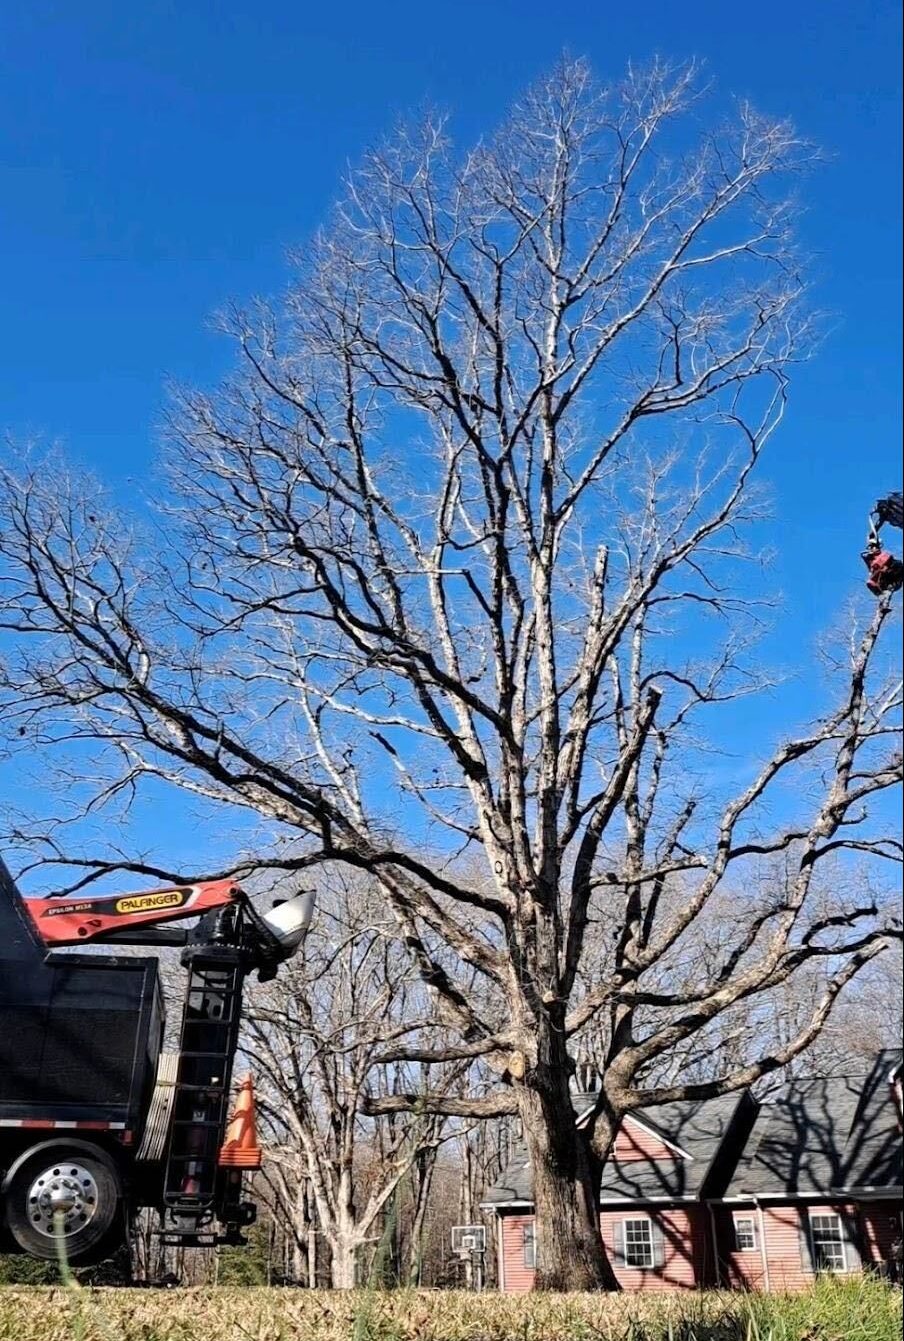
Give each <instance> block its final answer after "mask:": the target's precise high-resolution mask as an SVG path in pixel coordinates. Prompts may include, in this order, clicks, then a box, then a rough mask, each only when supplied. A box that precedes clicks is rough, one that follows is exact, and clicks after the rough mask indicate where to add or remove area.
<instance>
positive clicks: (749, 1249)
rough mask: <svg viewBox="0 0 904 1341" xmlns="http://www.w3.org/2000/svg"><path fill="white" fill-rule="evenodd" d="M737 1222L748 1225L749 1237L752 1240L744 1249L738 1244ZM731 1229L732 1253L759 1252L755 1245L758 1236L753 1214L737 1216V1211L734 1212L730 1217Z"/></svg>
mask: <svg viewBox="0 0 904 1341" xmlns="http://www.w3.org/2000/svg"><path fill="white" fill-rule="evenodd" d="M739 1221H745V1222H746V1223H747V1224H749V1225H750V1237H751V1238H752V1239H753V1242H752V1243H751V1244H749V1245H748V1246H747V1247H744V1248H742V1247H741V1245H740V1244H739V1243H738V1222H739ZM731 1228H732V1232H733V1234H734V1251H735V1252H736V1253H755V1252H758V1251H759V1246H758V1244H757V1238H758V1235H757V1224H756V1214H755V1213H751V1214H750V1215H747V1214H739V1213H738V1212H737V1211H735V1212H734V1213H733V1215H732V1217H731Z"/></svg>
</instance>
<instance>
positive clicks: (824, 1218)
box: [810, 1215, 847, 1271]
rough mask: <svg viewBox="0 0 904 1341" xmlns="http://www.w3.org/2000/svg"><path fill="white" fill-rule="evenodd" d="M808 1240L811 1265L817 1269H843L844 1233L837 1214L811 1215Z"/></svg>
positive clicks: (844, 1265)
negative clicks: (811, 1245)
mask: <svg viewBox="0 0 904 1341" xmlns="http://www.w3.org/2000/svg"><path fill="white" fill-rule="evenodd" d="M810 1240H811V1242H812V1244H813V1265H814V1267H815V1268H816V1270H817V1271H844V1270H845V1268H846V1266H847V1262H846V1261H845V1256H844V1234H843V1232H842V1229H841V1217H840V1216H838V1215H811V1216H810Z"/></svg>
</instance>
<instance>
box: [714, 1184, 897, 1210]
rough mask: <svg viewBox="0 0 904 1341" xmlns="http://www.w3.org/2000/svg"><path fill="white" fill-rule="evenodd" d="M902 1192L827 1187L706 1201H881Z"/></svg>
mask: <svg viewBox="0 0 904 1341" xmlns="http://www.w3.org/2000/svg"><path fill="white" fill-rule="evenodd" d="M902 1192H904V1189H902V1188H901V1187H827V1188H824V1189H823V1190H822V1191H815V1192H791V1191H789V1190H788V1189H785V1190H784V1191H781V1192H735V1193H734V1194H732V1195H731V1196H728V1195H726V1196H724V1197H707V1199H706V1200H707V1202H708V1203H709V1204H710V1205H712V1206H722V1205H725V1206H727V1205H737V1204H738V1203H741V1202H743V1203H745V1204H746V1205H751V1204H753V1203H754V1202H757V1201H843V1200H845V1199H848V1200H866V1199H867V1198H869V1199H870V1200H873V1201H879V1200H885V1199H887V1198H892V1197H900V1196H901V1195H902Z"/></svg>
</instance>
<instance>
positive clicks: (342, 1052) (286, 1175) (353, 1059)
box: [243, 878, 448, 1289]
mask: <svg viewBox="0 0 904 1341" xmlns="http://www.w3.org/2000/svg"><path fill="white" fill-rule="evenodd" d="M387 916H388V914H387V911H386V908H385V905H384V902H383V901H382V900H381V899H380V898H379V897H378V896H377V895H376V894H375V891H374V890H373V889H372V888H369V887H368V885H367V884H366V883H365V882H364V881H363V880H362V879H360V878H358V879H354V878H352V879H351V880H348V879H346V880H341V879H340V880H338V881H333V882H332V886H331V888H330V889H329V891H328V892H327V893H324V895H323V896H322V897H321V899H320V901H319V909H318V917H317V922H316V924H315V925H314V926H313V928H312V930H311V931H310V932H309V934H308V936H307V938H306V941H305V944H304V948H303V951H302V955H301V956H300V957H299V958H298V959H296V960H295V961H293V962H292V963H291V964H288V965H286V966H285V967H284V968H283V970H282V972H281V973H280V974H279V976H278V977H277V978H276V979H274V980H273V981H271V982H268V983H266V984H262V985H258V986H256V987H252V990H251V992H250V994H249V997H248V1002H247V1007H246V1011H247V1017H246V1020H245V1025H244V1032H243V1051H244V1052H245V1053H246V1054H247V1056H248V1058H249V1060H250V1061H251V1062H252V1066H253V1070H254V1073H255V1076H256V1077H257V1080H258V1106H259V1109H260V1112H261V1114H262V1116H263V1118H264V1120H265V1125H266V1129H267V1148H268V1172H267V1177H268V1181H269V1184H270V1188H271V1192H272V1194H273V1203H272V1207H271V1211H272V1213H275V1215H276V1216H277V1217H278V1219H279V1221H280V1222H281V1223H282V1224H283V1225H284V1226H285V1227H286V1228H287V1229H288V1231H289V1233H290V1235H291V1242H292V1247H293V1252H292V1258H293V1268H294V1272H293V1274H294V1275H295V1278H296V1279H301V1278H303V1276H305V1275H309V1276H312V1277H313V1280H312V1281H311V1283H313V1282H314V1281H316V1257H315V1260H314V1262H313V1263H312V1261H311V1241H310V1236H311V1230H312V1228H314V1226H315V1224H316V1231H317V1235H318V1237H319V1238H320V1240H321V1241H322V1242H323V1244H324V1246H325V1248H326V1249H327V1252H328V1259H329V1273H330V1280H331V1282H332V1284H333V1286H335V1287H337V1288H339V1289H348V1288H350V1287H351V1286H353V1285H355V1284H356V1283H357V1282H358V1281H359V1280H361V1279H367V1278H368V1270H369V1263H370V1260H371V1259H372V1257H373V1254H374V1249H375V1247H376V1245H377V1243H378V1242H379V1241H380V1239H381V1236H382V1235H383V1233H384V1230H385V1228H386V1223H387V1211H388V1210H394V1209H395V1207H396V1203H397V1200H398V1197H399V1195H400V1193H401V1191H402V1188H403V1184H404V1183H406V1181H407V1182H408V1183H410V1184H411V1185H412V1186H415V1187H416V1189H417V1192H418V1193H419V1195H417V1196H416V1198H415V1217H417V1215H418V1212H419V1211H421V1218H422V1217H423V1211H422V1210H421V1208H422V1207H424V1208H425V1201H426V1197H427V1195H428V1193H429V1186H430V1179H429V1174H430V1172H432V1162H433V1160H434V1159H435V1155H436V1151H437V1149H438V1147H439V1146H440V1145H441V1144H442V1141H443V1139H444V1134H443V1126H444V1120H443V1118H441V1117H439V1116H438V1115H436V1114H435V1113H432V1112H427V1111H415V1112H411V1113H404V1114H395V1115H393V1117H392V1118H391V1119H381V1120H377V1121H375V1120H374V1119H372V1118H366V1117H365V1116H364V1115H363V1111H362V1110H363V1106H364V1105H363V1099H364V1097H365V1096H366V1095H370V1094H379V1093H381V1092H382V1093H385V1092H386V1090H387V1087H388V1086H390V1085H393V1084H395V1085H396V1086H397V1085H398V1084H399V1082H400V1080H404V1081H405V1082H407V1087H410V1086H411V1084H412V1076H411V1075H404V1076H400V1075H399V1068H398V1067H396V1066H393V1067H392V1068H388V1067H381V1065H380V1063H381V1059H382V1058H383V1056H384V1054H385V1052H386V1048H387V1047H388V1046H390V1045H391V1044H392V1043H393V1042H394V1041H396V1040H399V1039H405V1038H407V1037H410V1036H411V1035H412V1034H417V1033H418V1032H419V1031H420V1030H421V1029H423V1027H424V1020H425V1018H429V1013H426V1014H425V1009H424V1003H425V994H424V991H423V988H422V987H421V985H420V984H419V982H418V981H417V980H416V979H414V980H413V978H412V970H411V966H410V965H409V964H408V963H406V957H405V953H404V950H403V948H402V947H400V945H399V944H398V941H397V940H396V938H395V935H394V925H393V924H392V922H391V920H390V921H389V923H388V925H387ZM439 1069H440V1068H438V1070H439ZM446 1070H447V1071H448V1068H446ZM414 1079H415V1080H416V1079H417V1077H416V1076H415V1077H414ZM442 1082H443V1077H442V1075H437V1076H436V1077H434V1079H433V1084H434V1086H436V1087H438V1088H440V1089H441V1088H442Z"/></svg>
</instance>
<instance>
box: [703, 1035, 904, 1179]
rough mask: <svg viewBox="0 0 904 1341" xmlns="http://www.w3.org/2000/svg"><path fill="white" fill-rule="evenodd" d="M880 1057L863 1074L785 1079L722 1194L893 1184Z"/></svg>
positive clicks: (887, 1068)
mask: <svg viewBox="0 0 904 1341" xmlns="http://www.w3.org/2000/svg"><path fill="white" fill-rule="evenodd" d="M896 1061H897V1063H898V1064H899V1063H900V1052H899V1051H895V1052H883V1053H881V1054H880V1055H879V1057H878V1059H877V1060H876V1063H875V1064H874V1066H873V1068H872V1070H871V1071H870V1073H869V1074H868V1075H867V1076H834V1077H828V1078H823V1079H816V1080H806V1081H801V1080H798V1081H792V1082H791V1083H790V1084H788V1085H787V1086H786V1087H785V1089H784V1090H783V1091H782V1092H781V1094H780V1095H779V1096H778V1097H777V1098H776V1099H775V1100H774V1101H773V1102H772V1103H769V1104H766V1105H764V1106H763V1108H762V1109H761V1110H760V1113H759V1115H758V1117H757V1120H756V1122H755V1124H754V1127H753V1131H752V1132H751V1136H750V1140H749V1141H748V1144H747V1148H746V1150H745V1152H744V1155H743V1156H742V1158H741V1160H740V1161H739V1163H738V1167H737V1169H736V1171H735V1174H734V1177H733V1178H732V1180H731V1184H730V1187H729V1191H728V1195H729V1196H732V1197H742V1196H745V1195H748V1196H751V1195H752V1196H770V1195H772V1196H776V1195H788V1196H810V1195H815V1194H825V1193H829V1192H835V1191H843V1190H849V1191H853V1190H855V1189H860V1190H866V1189H870V1190H875V1191H878V1190H883V1189H888V1190H891V1189H895V1188H898V1187H900V1185H901V1163H902V1152H901V1132H900V1127H899V1124H898V1119H897V1114H896V1111H895V1105H894V1101H893V1094H892V1090H891V1086H890V1085H889V1076H890V1074H891V1072H892V1070H893V1067H894V1065H895V1064H896Z"/></svg>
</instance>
